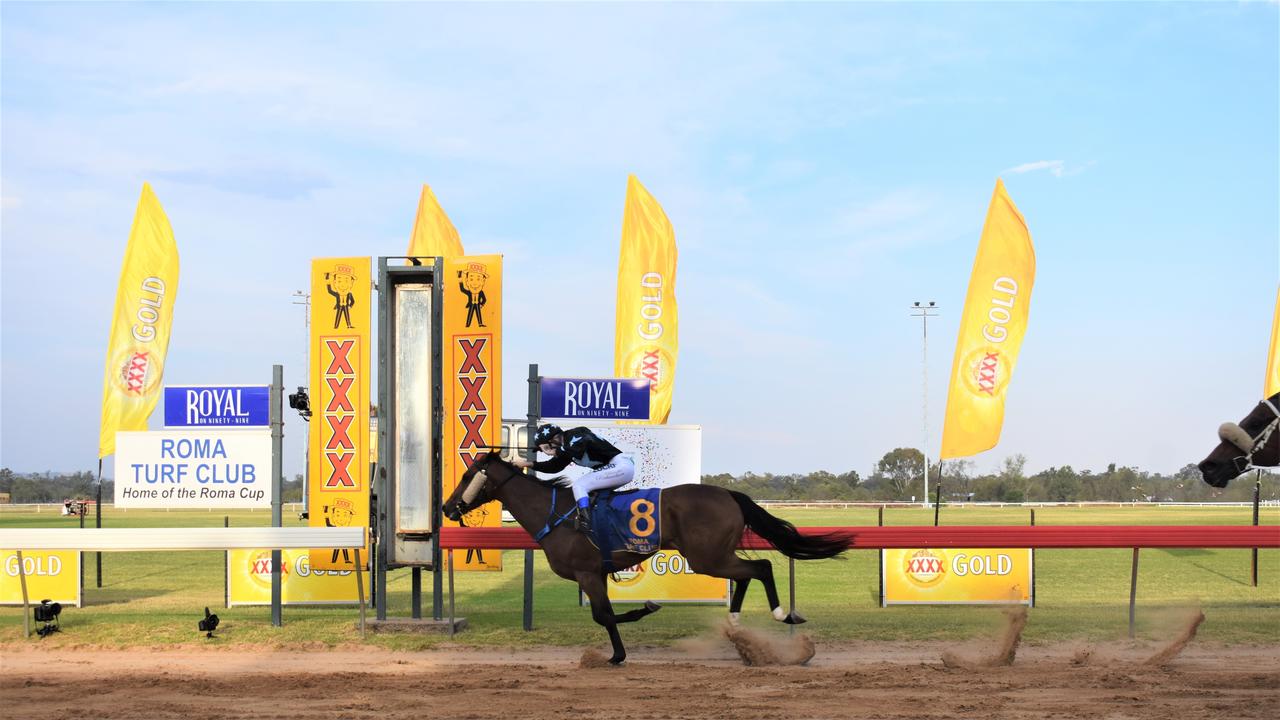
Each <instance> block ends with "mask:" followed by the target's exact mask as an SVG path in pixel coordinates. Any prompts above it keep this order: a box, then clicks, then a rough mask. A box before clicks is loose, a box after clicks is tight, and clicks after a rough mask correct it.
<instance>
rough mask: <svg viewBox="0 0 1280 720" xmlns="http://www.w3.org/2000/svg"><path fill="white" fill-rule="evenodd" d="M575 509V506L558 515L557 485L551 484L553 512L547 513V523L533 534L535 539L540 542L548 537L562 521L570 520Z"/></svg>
mask: <svg viewBox="0 0 1280 720" xmlns="http://www.w3.org/2000/svg"><path fill="white" fill-rule="evenodd" d="M574 509H575V508H569V512H567V513H565V514H563V515H556V487H555V486H554V485H552V486H551V512H550V514H548V515H547V523H546V524H545V525H543V526H542V529H541V530H539V531H538V534H537V535H534V536H533V541H534V542H539V543H540V542H542V538H544V537H546V536H547V534H548V533H550V532H551V531H552V530H555V529H556V528H557V527H559V526H560V524H561V523H563V522H564V521H565V520H568V519H569V516H571V515H573V512H574Z"/></svg>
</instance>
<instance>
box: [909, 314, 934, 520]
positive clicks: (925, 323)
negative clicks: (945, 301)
mask: <svg viewBox="0 0 1280 720" xmlns="http://www.w3.org/2000/svg"><path fill="white" fill-rule="evenodd" d="M937 309H938V304H937V303H935V302H934V301H932V300H930V301H928V302H927V303H924V302H914V303H912V304H911V316H912V317H918V318H920V329H921V333H922V334H921V336H920V340H921V344H920V371H921V382H922V385H923V391H922V392H923V409H922V416H923V420H924V422H923V424H924V444H923V445H922V446H921V449H920V452H921V453H922V454H923V455H924V506H925V507H926V508H927V507H929V318H931V317H938V314H937V313H936V312H933V311H935V310H937Z"/></svg>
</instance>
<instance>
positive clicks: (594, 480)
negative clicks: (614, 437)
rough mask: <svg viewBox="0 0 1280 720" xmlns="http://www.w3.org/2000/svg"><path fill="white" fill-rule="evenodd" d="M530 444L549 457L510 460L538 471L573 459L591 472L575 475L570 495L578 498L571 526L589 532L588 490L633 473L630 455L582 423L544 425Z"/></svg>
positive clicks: (552, 469)
mask: <svg viewBox="0 0 1280 720" xmlns="http://www.w3.org/2000/svg"><path fill="white" fill-rule="evenodd" d="M533 444H534V446H535V447H537V448H538V449H539V450H541V451H542V453H543V454H544V455H550V456H551V459H550V460H543V461H540V462H529V461H528V460H525V459H524V458H521V457H517V458H515V459H514V460H512V464H514V465H515V466H516V467H522V468H533V469H534V470H536V471H538V472H543V473H556V472H560V471H561V470H564V469H565V468H566V467H568V466H569V463H571V462H572V463H575V464H577V465H581V466H583V467H585V468H590V470H591V472H589V473H587V474H585V475H582V476H581V477H578V478H576V479H574V481H573V497H574V499H575V500H577V501H578V512H577V515H576V517H575V519H574V523H573V525H574V528H575V529H577V530H580V531H582V532H584V533H587V534H588V535H590V534H591V520H590V518H589V517H588V516H587V505H588V503H589V500H588V494H589V493H591V492H594V491H596V490H606V489H612V488H616V487H621V486H623V485H626V484H627V483H629V482H631V478H633V477H635V474H636V466H635V462H634V461H633V460H632V459H631V456H630V455H623V454H622V451H621V450H619V449H618V448H616V447H614V446H613V445H611V444H610V443H609V442H608V441H607V440H604V439H602V438H601V437H600V436H599V435H596V434H595V433H593V432H591V430H589V429H588V428H585V427H576V428H573V429H572V430H567V431H566V430H561V429H560V428H559V427H558V426H556V425H543V426H541V427H539V428H538V432H537V433H536V434H534V436H533Z"/></svg>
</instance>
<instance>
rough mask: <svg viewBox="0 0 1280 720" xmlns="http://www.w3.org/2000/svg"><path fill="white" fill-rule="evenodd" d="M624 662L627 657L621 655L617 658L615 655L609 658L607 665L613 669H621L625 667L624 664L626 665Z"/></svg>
mask: <svg viewBox="0 0 1280 720" xmlns="http://www.w3.org/2000/svg"><path fill="white" fill-rule="evenodd" d="M626 662H627V656H626V655H623V656H622V657H618V656H616V655H615V656H613V657H611V658H609V664H610V665H612V666H614V667H621V666H622V665H625V664H626Z"/></svg>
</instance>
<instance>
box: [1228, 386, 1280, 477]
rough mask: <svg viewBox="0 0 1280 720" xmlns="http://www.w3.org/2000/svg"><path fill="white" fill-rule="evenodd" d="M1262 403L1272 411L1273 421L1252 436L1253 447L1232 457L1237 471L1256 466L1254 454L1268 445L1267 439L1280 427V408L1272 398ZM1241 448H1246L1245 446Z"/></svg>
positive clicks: (1247, 469) (1240, 471)
mask: <svg viewBox="0 0 1280 720" xmlns="http://www.w3.org/2000/svg"><path fill="white" fill-rule="evenodd" d="M1261 404H1262V405H1266V406H1267V409H1269V410H1270V411H1271V415H1272V418H1271V422H1269V423H1267V425H1266V427H1264V428H1262V431H1261V432H1259V433H1258V434H1257V435H1256V436H1253V437H1250V440H1252V441H1253V447H1251V448H1249V450H1247V451H1245V454H1244V455H1240V456H1238V457H1234V458H1231V463H1232V465H1234V466H1235V468H1236V471H1237V473H1244V472H1247V471H1249V470H1251V469H1253V468H1254V467H1256V466H1255V465H1254V464H1253V456H1254V455H1255V454H1256V453H1257V452H1258V451H1259V450H1261V449H1262V448H1263V447H1266V444H1267V441H1268V440H1270V439H1271V434H1272V433H1274V432H1275V431H1276V428H1277V427H1280V409H1277V408H1276V406H1275V405H1274V404H1273V403H1272V402H1271V399H1270V398H1267V399H1265V400H1263V401H1262V403H1261ZM1240 449H1241V450H1244V448H1240ZM1241 461H1243V462H1241Z"/></svg>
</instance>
